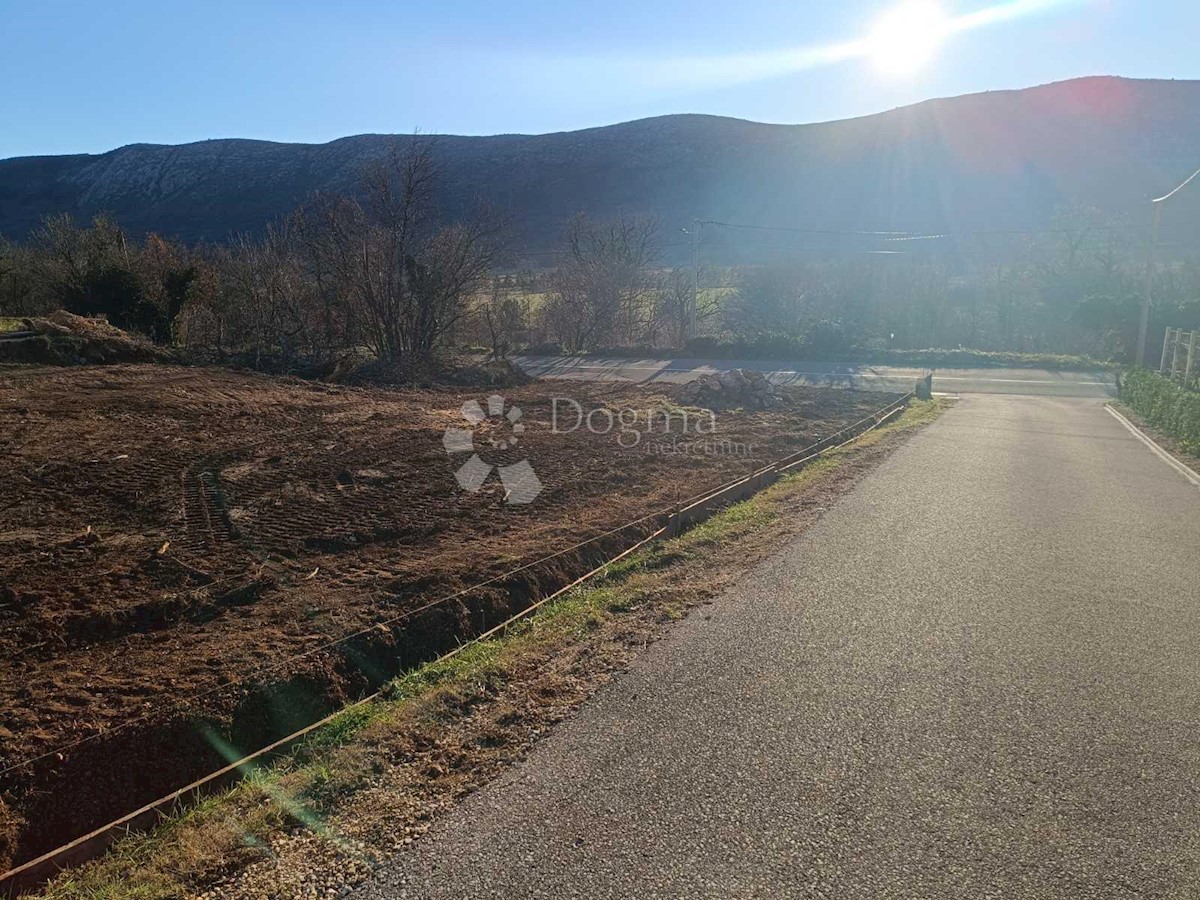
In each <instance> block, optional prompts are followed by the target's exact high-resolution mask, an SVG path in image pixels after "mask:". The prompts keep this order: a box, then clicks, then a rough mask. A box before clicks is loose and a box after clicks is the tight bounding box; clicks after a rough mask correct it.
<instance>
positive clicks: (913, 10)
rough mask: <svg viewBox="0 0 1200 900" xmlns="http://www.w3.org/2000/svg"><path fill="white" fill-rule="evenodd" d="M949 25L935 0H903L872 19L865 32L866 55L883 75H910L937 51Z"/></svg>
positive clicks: (947, 32)
mask: <svg viewBox="0 0 1200 900" xmlns="http://www.w3.org/2000/svg"><path fill="white" fill-rule="evenodd" d="M950 27H951V19H950V17H949V16H947V15H946V13H945V11H944V10H943V9H942V7H941V5H940V4H938V3H937V2H936V0H904V2H903V3H901V4H900V5H899V6H897V7H895V8H894V9H891V10H889V11H888V12H886V13H884V14H883V15H882V16H881V17H880V18H879V19H878V21H876V23H875V25H874V27H873V28H872V29H871V31H870V34H869V35H868V36H867V56H868V57H869V58H870V59H871V60H872V61H873V62H874V63H875V68H876V69H878V70H879V71H880V73H882V74H884V75H912V74H913V73H915V72H916V71H918V70H919V69H921V68H922V67H923V66H924V65H925V64H926V63H928V62H929V60H930V59H932V58H933V56H934V54H935V53H937V51H938V48H939V47H941V46H942V44H943V43H944V42H945V40H946V38H947V37H948V36H949V34H950Z"/></svg>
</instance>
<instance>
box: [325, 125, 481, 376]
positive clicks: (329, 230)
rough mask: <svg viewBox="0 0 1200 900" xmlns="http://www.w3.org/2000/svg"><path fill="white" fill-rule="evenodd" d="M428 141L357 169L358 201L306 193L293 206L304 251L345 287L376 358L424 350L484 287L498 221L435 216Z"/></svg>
mask: <svg viewBox="0 0 1200 900" xmlns="http://www.w3.org/2000/svg"><path fill="white" fill-rule="evenodd" d="M437 179H438V171H437V167H436V165H435V164H434V159H433V155H432V146H431V144H430V143H429V142H427V141H414V143H413V144H412V146H411V147H410V148H409V150H408V151H407V152H401V151H400V150H399V149H397V148H393V149H392V151H391V152H390V153H389V154H388V155H387V156H386V157H385V158H383V159H382V160H379V161H378V162H376V163H373V164H371V165H370V166H368V167H367V169H366V170H365V171H364V173H363V178H362V185H361V193H362V198H361V199H355V198H351V197H319V198H315V199H314V201H313V202H312V203H310V204H309V205H308V206H307V207H306V208H305V210H304V211H303V213H302V216H303V220H304V224H303V225H302V226H301V230H302V233H303V235H304V240H305V244H306V247H307V251H308V255H309V258H310V260H311V262H312V265H313V267H314V269H315V271H317V272H319V273H320V275H321V277H322V278H324V279H326V281H330V280H331V281H332V282H336V283H337V284H340V285H341V286H342V289H343V290H344V291H345V292H346V301H347V303H348V304H350V306H351V307H352V308H353V310H354V315H355V317H356V318H357V319H358V320H359V321H360V322H361V327H362V331H363V335H364V338H365V340H366V341H367V342H368V344H369V345H370V346H371V348H372V349H373V350H374V351H375V352H376V354H377V355H378V356H379V357H380V358H381V359H397V358H399V357H401V356H403V355H406V354H409V355H414V356H421V357H427V356H429V355H430V354H432V353H433V352H434V350H435V349H436V348H437V347H438V346H439V344H440V343H441V342H442V341H443V339H444V338H445V337H446V335H447V334H448V333H449V332H450V331H451V329H453V327H454V326H455V324H456V323H457V322H458V321H459V320H460V319H461V318H462V317H463V315H465V314H466V312H467V310H468V300H469V298H470V297H471V296H472V295H474V294H475V293H477V292H478V291H479V290H481V289H482V288H484V287H485V286H486V284H487V282H488V279H489V277H490V272H491V268H492V266H493V264H494V263H495V261H496V258H497V255H498V253H499V249H500V245H499V237H500V234H501V232H502V230H503V226H502V225H501V223H499V222H498V221H497V220H496V219H495V217H494V216H491V215H489V214H488V213H487V212H481V213H478V214H476V215H474V216H472V217H470V218H468V219H467V220H465V221H462V222H458V223H455V224H451V225H442V224H440V223H439V222H438V221H437V220H436V217H435V215H434V212H435V210H434V197H435V185H436V183H437Z"/></svg>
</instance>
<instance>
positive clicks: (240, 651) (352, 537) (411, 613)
mask: <svg viewBox="0 0 1200 900" xmlns="http://www.w3.org/2000/svg"><path fill="white" fill-rule="evenodd" d="M556 397H558V398H564V397H565V398H566V399H567V400H570V401H571V402H572V403H574V404H576V405H577V406H578V407H579V408H580V409H581V410H583V412H584V414H585V415H586V414H587V413H589V412H592V411H593V410H596V411H599V412H598V413H597V414H596V415H594V416H593V417H592V419H591V422H592V424H593V428H592V429H589V428H588V426H587V420H586V419H584V420H581V421H580V423H579V424H578V426H577V427H574V428H572V427H571V426H572V425H575V424H576V420H577V417H576V415H575V413H574V408H575V407H574V406H572V405H571V404H570V403H564V402H562V400H561V399H560V402H559V403H558V404H557V405H556V404H555V402H554V401H555V398H556ZM888 399H889V398H888V397H886V396H884V395H878V394H855V393H851V392H844V391H828V390H806V391H797V392H793V393H790V394H789V395H788V397H787V402H786V403H784V404H781V405H780V406H779V407H777V408H773V409H771V410H769V411H762V412H756V413H747V412H743V411H740V410H734V411H728V412H722V413H720V414H719V415H718V417H717V419H716V422H715V423H714V424H715V428H714V429H712V430H710V431H709V432H708V433H705V434H701V435H697V434H696V433H695V432H694V431H693V433H692V434H690V435H681V434H678V433H674V434H662V433H658V434H652V435H646V434H642V433H641V432H639V440H638V442H637V443H636V444H634V445H632V446H630V441H631V437H630V429H622V428H621V427H620V425H619V421H620V420H619V418H616V417H618V416H619V415H620V414H621V412H622V411H623V410H624V411H639V414H640V415H642V416H644V415H645V412H646V411H647V410H650V409H657V408H663V407H665V408H667V409H675V410H677V406H676V403H677V401H676V398H675V397H674V396H673V395H663V394H660V393H653V392H649V391H645V390H639V389H632V388H616V389H613V388H600V387H595V386H582V385H571V386H570V387H569V388H567V387H565V386H552V387H548V386H546V385H544V384H535V385H527V386H523V387H519V388H515V389H513V390H510V391H506V396H505V398H503V401H504V402H503V403H502V405H501V406H502V408H501V412H502V415H494V416H486V415H484V416H483V418H479V415H478V414H479V412H488V411H491V410H490V407H489V401H488V398H487V397H486V396H481V395H480V392H479V391H454V390H385V389H359V388H349V387H339V386H331V385H322V384H313V383H309V382H302V381H298V380H294V379H272V378H267V377H263V376H248V375H244V374H238V373H233V372H229V371H226V370H221V369H199V368H195V369H184V368H176V367H165V366H122V365H117V366H111V367H105V368H77V369H52V368H44V369H39V368H27V369H20V370H10V371H9V372H7V373H3V374H0V451H3V455H4V458H5V459H6V461H7V466H6V471H5V472H4V473H3V475H2V477H0V586H2V588H0V589H2V593H0V659H2V660H3V662H2V663H0V665H3V674H2V675H0V769H5V768H7V767H9V766H11V765H14V764H16V763H18V762H20V761H22V760H25V759H28V758H30V757H33V756H38V755H41V754H45V753H52V755H50V756H47V757H46V758H44V759H42V760H41V761H39V762H38V763H37V764H36V765H34V766H31V767H24V768H20V769H16V770H13V771H10V772H6V773H4V774H2V775H0V800H2V802H3V803H4V804H5V805H6V807H7V810H6V809H5V808H4V807H0V868H3V866H4V865H5V864H6V863H7V864H11V863H14V862H19V861H21V860H24V859H28V858H31V857H32V856H34V855H36V854H37V853H39V852H42V851H44V850H46V849H49V848H52V847H53V846H57V845H58V844H59V843H62V842H63V841H65V840H68V839H70V838H72V837H75V836H77V835H78V834H80V833H83V832H84V831H86V830H88V829H89V828H90V827H93V826H95V825H98V824H102V823H103V822H105V821H107V820H108V819H110V818H113V817H115V816H116V815H119V814H121V813H124V812H127V811H129V810H130V809H132V808H134V807H136V806H137V805H139V804H140V803H142V802H146V801H148V800H151V799H154V798H156V797H158V796H160V795H162V794H163V793H166V792H167V791H169V790H172V789H174V788H177V787H179V786H181V785H182V784H185V783H187V781H189V780H190V779H191V778H192V777H193V776H196V775H199V774H203V773H204V772H206V771H210V770H212V769H213V768H216V767H217V766H218V765H220V764H221V763H222V762H223V761H224V759H225V756H226V755H227V754H229V753H231V752H232V753H241V752H246V751H249V750H252V749H255V748H256V747H258V746H261V745H262V744H264V743H266V742H267V741H269V740H271V739H273V738H275V737H278V736H281V735H283V734H287V733H289V732H290V731H292V730H294V729H295V728H296V727H298V726H299V725H301V724H304V723H306V722H308V721H311V720H313V719H315V718H317V717H318V716H320V715H321V714H323V713H325V712H327V711H329V710H332V709H334V708H336V707H337V706H339V705H341V704H342V703H344V702H346V701H347V700H348V699H350V698H352V697H354V696H357V695H360V694H362V693H364V692H365V691H367V690H369V689H370V688H372V687H373V686H375V685H378V684H379V683H380V682H381V681H383V680H384V679H386V678H388V677H389V676H391V675H392V674H394V673H395V672H396V671H397V670H398V669H400V668H402V667H405V666H408V665H411V664H413V663H415V662H418V661H420V660H422V659H426V658H428V657H429V656H431V655H432V654H435V653H437V652H438V651H439V650H441V649H444V648H446V647H448V646H451V645H452V644H453V643H454V642H455V641H456V640H459V639H461V638H462V637H463V636H466V635H469V634H472V633H476V632H478V631H479V630H481V629H482V628H484V627H486V626H487V625H488V624H489V623H492V622H494V621H496V620H497V619H499V618H500V617H502V616H503V615H506V614H507V613H508V612H509V611H510V610H512V609H514V608H515V607H519V606H522V605H524V604H525V603H526V602H527V600H528V599H529V598H530V597H532V596H537V595H539V594H541V593H543V592H544V591H546V590H548V589H553V588H554V587H557V586H558V585H559V584H561V583H562V582H563V581H564V580H567V579H569V578H570V577H573V575H575V574H578V572H580V571H582V570H584V569H586V568H588V567H590V565H591V564H592V563H594V562H595V561H597V560H598V559H600V558H601V556H602V554H604V553H606V552H611V551H612V550H614V549H615V548H616V547H618V546H620V544H621V542H623V541H627V542H631V541H632V539H633V538H634V537H636V534H637V532H633V533H630V534H625V535H618V536H613V537H611V538H609V539H606V540H605V541H601V542H598V543H597V544H594V545H590V546H588V547H585V548H581V549H578V550H575V551H569V548H571V547H572V546H573V545H575V544H576V543H577V542H578V541H579V540H580V539H582V538H587V537H590V536H594V535H599V534H602V533H604V532H606V531H608V530H609V529H612V528H613V527H615V526H617V525H620V524H623V523H625V522H628V521H630V520H632V519H636V518H638V517H640V516H646V515H650V514H654V513H660V512H663V511H665V510H667V509H669V508H670V507H671V506H672V505H674V504H676V503H678V502H679V501H680V500H682V499H685V498H687V497H690V496H693V495H695V494H696V493H698V492H700V491H701V490H703V489H705V488H706V487H713V486H716V485H717V484H720V483H722V482H724V481H727V480H729V479H730V478H732V477H735V476H738V475H741V474H744V473H745V472H748V471H751V470H753V469H754V468H757V467H758V466H760V465H762V464H763V463H765V462H767V461H769V460H771V459H774V458H778V457H780V456H783V455H785V454H786V453H789V452H791V451H793V450H795V449H797V448H798V447H799V446H801V445H803V444H804V443H806V442H809V441H812V440H816V439H818V438H820V437H823V436H824V435H826V434H828V433H830V432H832V431H836V430H838V429H839V428H841V427H842V426H844V425H845V424H847V423H849V422H850V421H853V420H855V419H857V418H860V417H861V416H862V415H864V414H866V413H867V412H869V411H873V410H874V409H876V408H878V407H879V406H882V405H883V404H884V403H885V402H887V400H888ZM472 403H473V404H478V405H477V406H471V405H468V406H467V407H466V414H465V415H464V404H472ZM514 407H518V408H519V409H520V410H521V414H520V416H519V417H514V416H513V415H512V410H513V408H514ZM556 410H557V411H558V420H557V424H558V428H557V430H556V429H555V427H554V426H555V421H556V419H555V411H556ZM610 416H612V417H613V418H612V421H615V422H616V423H618V424H617V425H616V426H615V427H613V428H611V430H608V431H605V430H604V425H605V423H606V422H608V421H610ZM676 421H678V420H676ZM695 421H696V420H695V419H694V418H693V420H692V423H693V428H694V427H695ZM518 425H519V426H521V427H520V428H519V429H518V428H517V427H516V426H518ZM639 427H640V428H641V429H642V431H644V430H645V426H644V425H642V426H639ZM705 427H708V426H707V424H706V426H705ZM633 431H637V428H634V429H633ZM464 433H465V434H466V435H467V438H464V437H463V434H464ZM448 435H454V436H453V437H448ZM623 435H624V437H623ZM464 440H469V442H470V443H468V444H467V445H465V446H464V444H463V441H464ZM472 455H477V456H478V457H479V459H480V460H481V461H482V462H481V464H482V466H483V467H484V468H486V470H487V471H486V472H485V473H483V474H484V476H485V477H483V478H482V479H480V478H479V475H480V469H479V467H478V466H476V467H474V468H472V467H471V466H470V465H468V460H469V459H470V458H471V457H472ZM524 462H528V464H529V466H530V467H531V468H532V471H533V472H535V473H536V476H537V479H538V484H539V486H540V488H541V490H540V492H539V493H538V494H537V496H536V499H534V501H533V502H531V503H528V504H515V503H513V502H510V501H511V499H512V497H513V494H514V490H516V489H524V488H521V487H520V486H519V485H518V486H516V488H515V487H514V483H513V482H512V480H511V478H510V479H509V482H508V483H506V481H505V480H504V478H502V477H501V476H502V475H503V474H504V473H503V472H501V471H500V470H501V469H504V470H507V471H508V472H509V474H510V475H511V474H512V472H514V471H517V470H515V469H510V468H509V467H513V466H518V465H519V464H521V463H524ZM464 471H466V474H465V475H464V474H463V472H464ZM456 473H457V474H458V477H456ZM464 484H465V485H466V487H464ZM646 527H649V524H647V526H646ZM556 551H564V553H563V554H562V555H561V556H559V557H557V558H556V559H555V560H552V561H551V562H549V563H546V564H544V565H541V566H538V567H535V568H532V569H529V570H527V571H525V572H523V573H521V574H520V575H519V576H518V577H515V578H512V579H508V580H505V581H502V582H498V583H496V584H493V585H491V586H490V587H489V588H488V589H486V590H479V591H473V592H470V593H468V594H464V595H462V596H458V597H455V598H454V599H453V600H451V601H449V602H443V603H440V604H439V605H437V606H433V607H430V608H428V609H426V607H427V605H428V604H430V603H431V602H433V601H437V600H440V599H442V598H445V597H446V596H447V595H450V594H453V593H454V592H456V591H458V590H460V589H462V588H464V587H467V586H469V585H473V584H476V583H478V582H480V581H483V580H484V579H487V578H491V577H494V576H500V575H502V574H503V573H506V572H510V571H512V570H513V569H514V568H515V567H517V566H519V565H521V564H522V563H524V562H528V561H531V560H535V559H538V558H541V557H544V556H545V555H547V554H549V553H553V552H556ZM568 551H569V552H568ZM380 623H386V624H382V625H381V624H380ZM347 635H353V637H352V638H350V639H345V640H343V639H344V638H346V636H347ZM335 641H339V643H337V644H336V645H334V643H333V642H335ZM64 746H66V747H67V749H65V750H64V751H63V752H62V753H61V755H56V754H54V751H56V749H57V748H60V747H64ZM231 748H232V749H231ZM22 822H23V824H21V823H22ZM5 834H7V835H8V838H7V846H6V844H5V838H4V837H3V835H5Z"/></svg>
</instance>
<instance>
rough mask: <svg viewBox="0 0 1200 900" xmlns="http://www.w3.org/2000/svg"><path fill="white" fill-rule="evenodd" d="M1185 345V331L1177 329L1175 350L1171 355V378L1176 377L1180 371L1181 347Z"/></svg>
mask: <svg viewBox="0 0 1200 900" xmlns="http://www.w3.org/2000/svg"><path fill="white" fill-rule="evenodd" d="M1182 344H1183V329H1182V328H1176V329H1175V350H1174V352H1173V353H1172V354H1171V377H1172V378H1174V377H1175V373H1176V372H1178V371H1179V347H1180V345H1182Z"/></svg>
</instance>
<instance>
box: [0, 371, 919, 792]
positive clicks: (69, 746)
mask: <svg viewBox="0 0 1200 900" xmlns="http://www.w3.org/2000/svg"><path fill="white" fill-rule="evenodd" d="M914 394H915V392H912V391H910V392H909V393H907V394H905V395H903V396H902V397H900V398H899V399H897V400H895V401H893V402H892V403H889V404H888V405H887V406H885V407H883V408H882V409H880V410H878V411H877V412H875V413H872V414H871V415H869V416H865V417H863V418H862V419H859V420H858V421H857V422H854V423H852V424H850V425H847V426H845V427H844V428H842V429H840V430H838V431H835V432H834V433H833V434H831V435H828V436H826V437H824V438H822V439H821V440H819V441H816V442H815V443H812V444H810V445H808V446H807V447H805V448H803V449H802V450H798V451H797V452H795V453H793V454H790V455H788V456H785V457H783V458H781V459H778V460H775V461H773V462H771V463H768V464H767V465H765V466H762V467H761V468H759V469H757V470H755V471H753V472H751V473H749V474H747V475H740V476H738V477H736V478H733V479H731V480H729V481H727V482H725V483H723V484H721V485H719V486H717V487H715V488H709V489H706V490H704V491H701V492H699V493H697V494H694V495H692V496H691V497H689V498H687V499H685V500H681V501H679V502H677V503H676V504H674V505H673V506H672V507H670V508H668V509H666V510H660V511H658V512H653V513H649V514H647V515H645V516H642V517H641V518H638V519H634V520H632V521H630V522H626V523H625V524H623V525H619V526H617V527H615V528H612V529H609V530H608V531H605V532H601V533H600V534H597V535H593V536H592V537H590V538H588V539H586V540H584V541H580V542H579V543H577V544H574V545H572V546H570V547H566V548H564V549H562V550H558V551H555V552H554V553H551V554H548V555H546V556H543V557H541V558H539V559H535V560H533V561H531V562H529V563H525V564H523V565H521V566H518V567H517V568H515V569H511V570H509V571H507V572H504V573H501V574H499V575H495V576H493V577H491V578H488V579H485V580H484V581H481V582H479V583H477V584H473V585H469V586H468V587H465V588H461V589H459V590H457V591H454V592H453V593H451V594H447V595H445V596H442V597H439V598H437V599H434V600H430V601H429V602H427V603H425V604H422V605H421V606H418V607H416V608H415V609H408V610H404V611H403V612H400V613H397V614H396V615H394V616H390V617H387V618H384V619H380V620H377V621H375V622H372V623H371V624H369V625H365V626H363V627H361V628H359V629H357V630H356V631H352V632H350V633H348V634H345V635H342V636H340V637H337V638H334V639H332V640H329V641H326V642H324V643H321V644H318V645H317V646H315V647H311V648H309V649H308V650H304V651H302V652H300V653H295V654H292V655H291V656H287V657H284V658H282V659H278V660H274V661H272V662H270V663H266V664H264V665H262V666H259V667H256V668H254V669H251V670H250V671H249V672H247V673H245V674H244V675H242V676H240V677H239V678H238V679H237V680H236V681H232V682H230V683H227V684H218V685H214V686H213V687H211V688H209V689H207V690H204V691H200V692H198V693H196V694H192V695H189V696H187V697H182V698H180V699H178V700H176V701H174V702H172V703H171V704H170V705H169V706H167V707H166V709H165V710H164V709H152V710H149V711H147V712H144V713H142V714H140V715H138V716H135V717H133V718H131V719H126V720H125V721H124V722H119V723H117V724H116V725H113V726H111V727H109V728H106V729H103V730H101V731H98V732H95V733H94V734H89V735H85V736H84V737H81V738H78V739H76V740H74V741H68V742H67V743H65V744H62V745H59V746H57V747H54V748H52V749H49V750H46V751H44V752H42V753H39V754H36V755H34V756H31V757H28V758H27V759H24V760H21V761H19V762H16V763H11V764H9V765H6V766H5V767H4V768H0V777H4V776H6V775H9V774H11V773H13V772H16V771H19V770H21V769H26V768H29V767H30V766H34V765H36V764H37V763H39V762H42V761H44V760H46V759H49V758H51V757H55V756H58V755H60V754H65V753H67V752H68V751H70V750H75V749H77V748H79V747H82V746H85V745H87V744H90V743H93V742H95V741H98V740H100V739H101V738H105V737H110V736H111V735H113V734H116V733H118V732H120V731H123V730H125V729H126V728H131V727H133V726H134V725H137V724H140V723H142V722H145V721H147V720H149V719H151V718H159V717H162V716H164V715H166V716H170V715H172V714H175V713H178V712H181V711H183V710H185V709H187V708H188V707H189V706H191V705H193V704H195V703H196V702H197V701H200V700H203V699H205V698H207V697H211V696H213V695H214V694H219V693H221V692H223V691H228V690H231V689H233V688H236V687H237V686H238V685H242V684H245V683H246V682H247V681H249V680H251V679H254V678H256V677H258V676H261V675H264V674H266V673H268V672H273V671H276V670H277V669H282V668H286V667H287V666H289V665H291V664H293V663H296V662H299V661H301V660H304V659H308V658H310V657H312V656H315V655H316V654H319V653H324V652H326V651H328V650H332V649H334V648H335V647H339V646H341V645H342V644H345V643H346V642H348V641H352V640H354V639H355V638H359V637H363V636H364V635H367V634H370V633H371V632H372V631H375V630H377V629H380V628H387V627H390V626H393V625H397V624H399V623H401V622H404V621H407V620H409V619H413V618H416V617H417V616H420V615H422V614H423V613H427V612H429V611H430V610H433V609H436V608H439V607H441V606H444V605H445V604H447V603H450V602H452V601H454V600H457V599H460V598H462V597H464V596H467V595H469V594H472V593H474V592H475V591H479V590H483V589H484V588H487V587H491V586H493V585H495V584H498V583H500V582H504V581H508V580H509V579H512V578H514V577H515V576H517V575H519V574H521V573H522V572H526V571H529V570H530V569H533V568H537V567H538V566H542V565H545V564H546V563H548V562H550V561H552V560H554V559H557V558H559V557H561V556H565V555H567V554H569V553H574V552H575V551H577V550H581V549H582V548H584V547H586V546H588V545H589V544H594V543H595V542H597V541H600V540H603V539H605V538H608V537H612V536H614V535H616V534H619V533H621V532H623V531H626V530H628V529H630V528H634V527H636V526H638V525H642V524H644V523H646V522H649V521H650V520H652V519H657V518H660V517H669V516H671V515H672V514H673V513H675V512H677V511H678V510H679V509H682V508H687V507H691V506H694V505H696V504H697V503H698V502H700V501H702V500H704V499H705V498H708V497H712V496H714V495H716V494H719V493H721V492H722V491H725V490H728V489H729V488H730V487H732V486H733V485H735V484H739V483H741V482H744V481H747V480H749V479H750V478H754V477H756V476H760V475H762V474H763V473H765V472H768V471H772V470H777V469H780V468H781V467H786V466H788V465H790V464H792V462H793V461H795V460H798V459H800V457H802V456H804V455H805V454H810V453H812V452H813V451H814V450H816V448H818V447H821V446H822V445H823V444H828V443H829V442H830V441H832V440H834V439H835V438H837V437H839V436H840V435H843V434H845V433H846V432H848V431H850V430H852V429H855V428H858V427H859V426H861V425H863V424H864V423H866V422H869V421H872V420H879V418H880V416H882V415H884V414H886V413H889V412H891V411H892V410H893V409H894V408H895V407H897V406H899V405H902V404H905V403H907V402H908V401H909V400H910V399H912V397H913V396H914ZM826 449H828V448H826ZM820 452H823V451H820ZM539 602H542V601H539Z"/></svg>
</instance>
